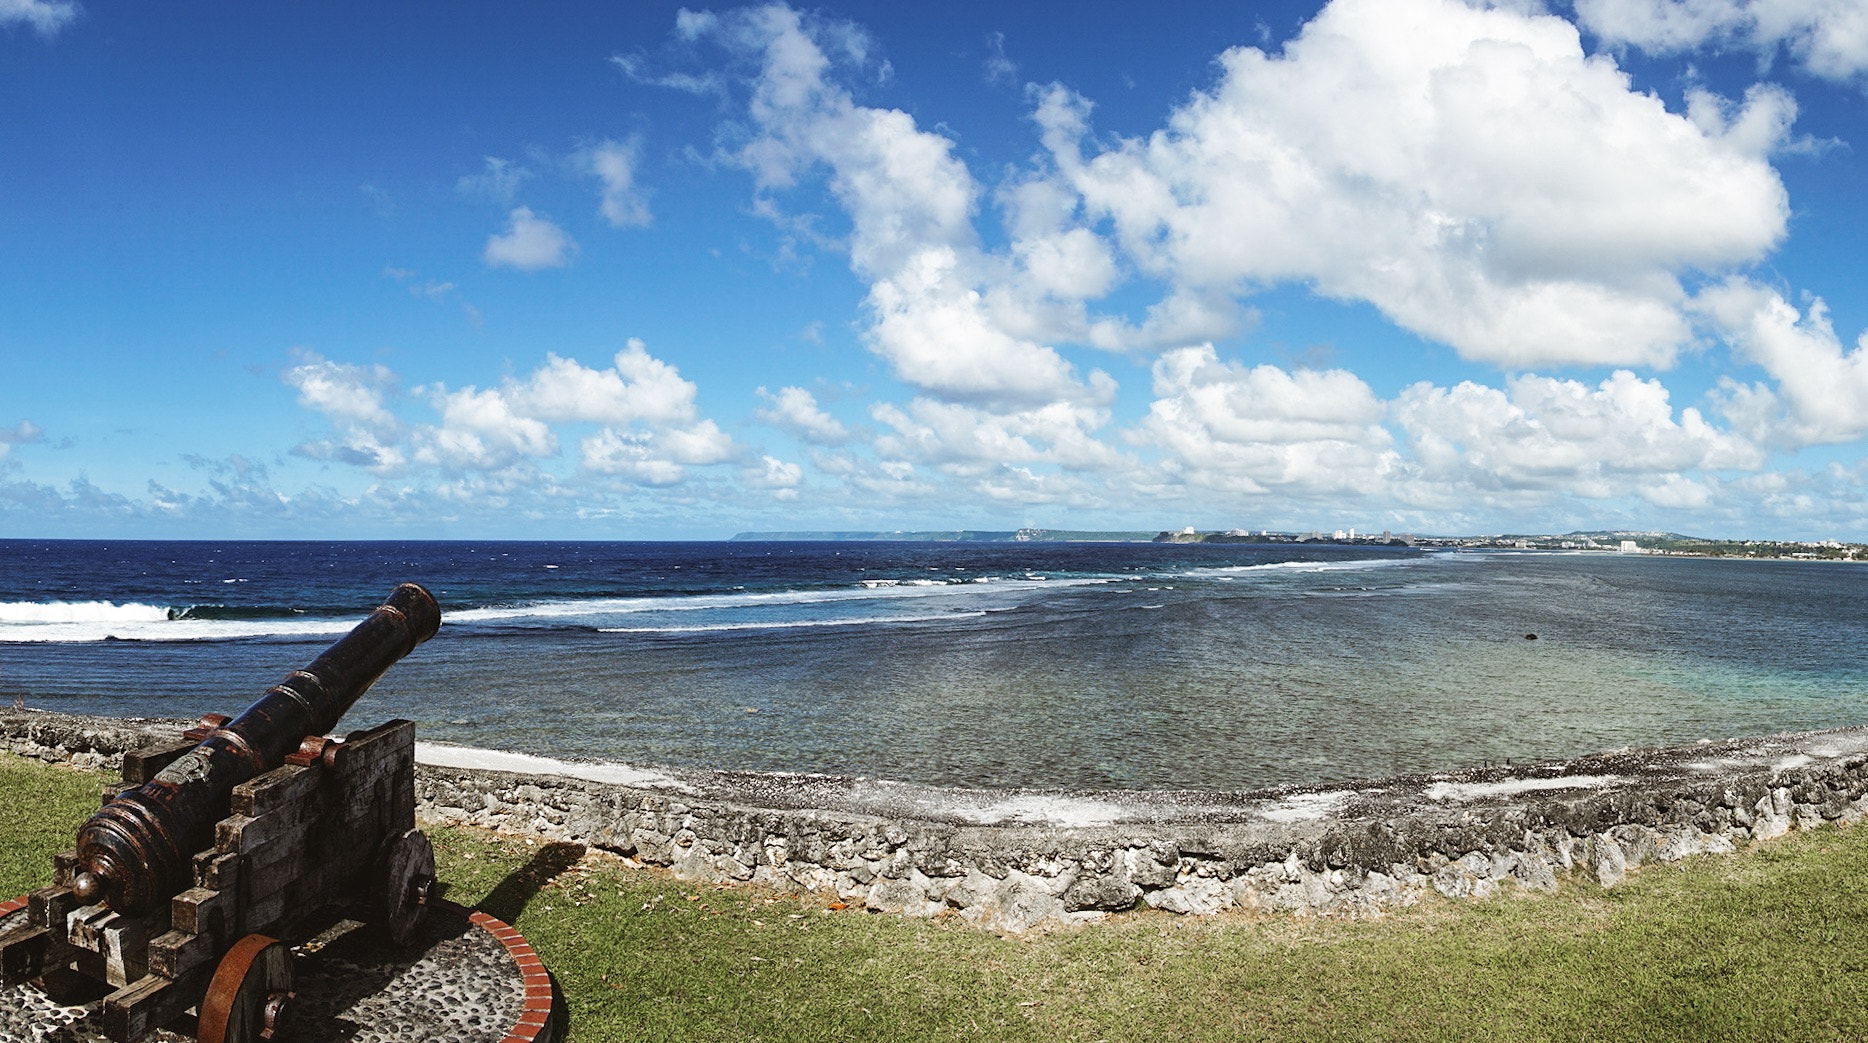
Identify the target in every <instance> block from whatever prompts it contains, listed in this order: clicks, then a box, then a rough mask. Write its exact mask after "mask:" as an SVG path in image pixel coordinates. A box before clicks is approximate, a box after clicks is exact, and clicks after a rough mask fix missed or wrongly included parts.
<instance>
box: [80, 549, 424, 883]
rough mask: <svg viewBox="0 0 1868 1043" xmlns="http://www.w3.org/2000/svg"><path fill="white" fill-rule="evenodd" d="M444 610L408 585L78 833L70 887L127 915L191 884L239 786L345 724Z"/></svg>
mask: <svg viewBox="0 0 1868 1043" xmlns="http://www.w3.org/2000/svg"><path fill="white" fill-rule="evenodd" d="M440 625H441V609H440V608H439V607H438V606H437V605H436V604H435V599H434V597H433V596H432V595H430V594H429V593H428V591H426V590H424V589H423V588H422V587H421V586H419V585H417V584H414V583H404V584H402V585H401V586H399V587H397V588H396V589H395V590H394V591H392V592H391V593H390V595H389V597H388V599H387V600H386V601H384V602H383V604H382V605H381V606H380V607H378V608H377V609H376V610H375V611H374V612H372V613H370V616H369V618H367V619H365V620H364V621H363V622H361V623H359V624H357V626H356V628H355V629H354V630H352V631H351V632H350V633H348V634H346V635H345V636H344V637H342V638H340V639H339V640H338V641H337V643H335V644H333V645H332V646H331V647H330V648H327V649H325V651H324V653H323V654H322V655H320V656H318V658H317V659H315V660H313V661H312V663H311V665H310V666H307V667H306V668H304V669H303V670H294V671H293V672H292V673H290V674H288V675H287V676H286V678H285V680H283V681H281V682H279V683H278V684H276V685H274V686H273V687H271V688H269V689H267V691H266V694H264V695H262V696H260V697H259V699H258V700H257V701H255V702H254V703H253V705H251V706H249V707H247V708H246V711H245V712H243V713H242V714H241V715H240V716H239V717H237V718H235V719H234V720H232V721H229V722H228V723H226V724H224V725H222V726H221V727H219V728H216V729H214V730H213V731H212V732H210V733H209V734H208V736H207V738H205V739H203V740H202V741H201V742H200V744H198V745H197V746H195V748H194V749H192V750H190V751H188V752H187V753H185V754H183V755H182V756H181V757H179V758H177V759H176V760H175V761H173V762H171V763H170V764H169V765H168V766H167V767H165V768H163V769H162V771H161V772H159V773H158V774H157V775H156V777H155V778H153V779H151V780H149V781H148V782H146V783H144V784H143V785H142V786H141V787H139V788H137V789H133V790H128V791H126V792H124V793H122V794H119V795H118V796H117V797H116V798H115V799H113V800H111V802H110V803H108V804H106V805H105V806H104V808H103V810H101V811H99V812H98V813H97V814H95V815H93V816H91V818H90V819H89V820H88V821H86V822H85V823H84V825H82V826H80V827H78V849H77V864H76V866H75V869H74V874H73V877H72V885H71V886H72V891H73V892H74V893H76V894H77V896H78V898H79V900H81V901H84V902H87V903H89V902H98V901H103V902H106V903H108V904H109V905H110V907H111V908H113V909H115V910H117V911H118V912H121V913H137V912H142V911H143V910H146V909H149V908H151V907H152V906H154V904H155V903H156V902H158V901H161V900H163V899H166V898H168V897H170V896H172V895H174V894H176V893H177V892H179V891H181V890H182V889H183V888H185V887H187V886H188V884H189V881H190V878H191V874H190V867H189V863H190V859H191V858H192V857H193V855H194V853H195V852H196V851H199V850H201V849H203V848H205V847H208V846H210V845H211V844H212V843H213V842H214V824H215V823H216V822H218V821H219V820H220V819H221V818H223V817H225V816H226V814H227V809H228V804H229V801H230V799H231V794H232V792H233V788H234V787H235V786H238V785H239V784H240V783H242V782H245V781H246V780H248V779H250V778H253V777H254V776H256V775H259V774H262V773H264V772H267V771H271V770H272V769H274V768H277V767H279V766H280V765H282V764H284V763H285V759H286V757H287V756H289V755H290V754H291V753H292V752H293V751H294V750H297V749H298V747H299V744H300V743H302V742H303V741H304V740H305V738H306V737H307V736H311V735H323V734H325V733H327V732H329V731H330V730H331V729H333V728H335V727H336V726H337V722H338V720H339V719H340V718H342V717H343V716H344V713H345V711H347V710H349V709H350V707H351V706H352V705H353V704H354V703H356V701H357V698H358V697H359V696H361V695H362V694H363V693H364V691H365V690H367V689H368V688H369V687H370V685H372V684H374V683H375V682H376V679H377V678H379V677H381V676H383V673H384V672H385V671H387V670H388V669H389V668H390V667H391V666H394V665H395V663H396V661H397V660H399V659H401V658H402V657H403V656H405V655H408V654H409V653H410V652H411V651H413V650H414V649H415V646H416V645H419V644H421V643H422V642H423V641H426V640H428V639H429V638H430V637H433V636H434V633H435V631H436V630H437V629H438V628H439V627H440Z"/></svg>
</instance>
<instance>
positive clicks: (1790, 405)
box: [0, 0, 1868, 540]
mask: <svg viewBox="0 0 1868 1043" xmlns="http://www.w3.org/2000/svg"><path fill="white" fill-rule="evenodd" d="M0 92H4V96H5V103H4V106H3V107H0V113H4V115H0V193H3V194H0V241H4V244H5V249H4V250H0V367H3V368H0V536H95V537H112V538H125V537H198V538H225V537H262V538H271V537H304V538H344V537H411V538H426V537H435V538H464V537H474V538H479V537H511V538H596V539H605V538H618V539H626V538H713V537H720V536H726V535H730V534H732V533H733V532H736V531H740V530H745V529H768V530H769V529H895V528H906V529H919V528H960V527H967V528H1012V527H1018V526H1025V525H1033V526H1046V527H1056V528H1121V529H1143V530H1148V529H1159V528H1168V527H1174V528H1178V527H1180V526H1182V525H1189V524H1191V525H1196V526H1200V527H1202V528H1220V527H1223V528H1231V527H1234V526H1243V527H1249V528H1254V529H1257V528H1271V529H1298V530H1308V529H1313V528H1321V529H1326V530H1327V529H1335V528H1342V527H1355V528H1358V529H1361V530H1366V531H1373V530H1380V529H1392V530H1395V531H1407V532H1421V533H1475V532H1501V531H1561V530H1567V529H1571V528H1638V529H1650V528H1651V529H1673V530H1678V531H1684V532H1689V533H1696V534H1703V535H1729V536H1755V537H1781V538H1794V539H1825V538H1835V539H1847V540H1868V459H1864V445H1865V442H1864V439H1865V438H1868V351H1864V340H1863V331H1864V329H1868V293H1865V292H1864V283H1863V274H1862V273H1864V272H1868V235H1865V234H1864V231H1868V212H1865V206H1868V204H1864V202H1863V200H1864V198H1868V193H1865V191H1864V190H1865V189H1868V168H1865V167H1864V156H1863V150H1864V149H1868V109H1865V107H1864V106H1865V104H1868V9H1864V8H1863V7H1862V5H1861V4H1859V3H1857V2H1854V0H1794V2H1793V0H1574V2H1571V0H1548V2H1547V3H1541V4H1540V3H1537V2H1535V0H1520V2H1509V3H1496V4H1491V5H1486V4H1482V3H1472V4H1468V3H1463V2H1461V0H1334V2H1332V3H1327V4H1319V3H1239V2H1233V3H1187V4H1173V5H1150V6H1147V7H1144V6H1143V5H1132V4H1094V3H1090V4H1086V3H1071V4H1062V3H1032V4H992V5H987V4H943V5H938V7H936V6H934V5H927V6H925V7H921V6H917V5H899V4H888V5H883V4H845V5H841V6H827V7H812V8H794V7H788V6H784V5H772V6H748V7H727V6H721V7H711V8H702V7H698V6H695V7H689V8H685V9H684V8H683V7H681V6H680V5H676V4H656V3H635V4H581V3H564V4H554V5H549V6H547V7H544V8H538V7H532V6H527V5H518V4H486V3H461V4H452V5H448V6H447V7H446V9H445V10H442V9H440V8H435V7H432V6H424V5H393V4H392V5H380V4H372V5H360V4H338V3H333V4H316V5H244V4H230V3H229V4H201V5H154V4H145V3H103V2H86V3H81V4H80V3H66V2H53V0H0Z"/></svg>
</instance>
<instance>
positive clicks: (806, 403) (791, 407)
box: [753, 387, 850, 445]
mask: <svg viewBox="0 0 1868 1043" xmlns="http://www.w3.org/2000/svg"><path fill="white" fill-rule="evenodd" d="M757 393H758V395H759V397H760V398H762V399H764V400H765V401H766V403H767V404H766V405H764V406H761V407H760V408H758V409H756V410H754V411H753V415H754V416H756V417H758V418H759V419H760V420H761V421H764V422H765V423H768V424H771V425H772V426H773V427H776V428H779V429H780V430H783V431H789V432H791V433H792V434H794V435H796V436H798V437H799V438H802V439H804V440H805V441H806V442H810V443H811V444H813V445H839V444H841V443H843V442H845V441H848V440H849V437H850V431H849V429H848V428H846V427H844V426H843V424H842V423H841V422H839V421H838V420H837V418H836V417H833V416H831V415H830V414H829V413H826V412H824V411H823V410H822V409H821V408H819V407H818V405H817V396H815V395H813V394H811V393H810V391H808V390H806V389H804V388H801V387H782V388H779V389H778V390H777V391H767V390H766V389H765V388H763V387H761V388H759V389H758V392H757Z"/></svg>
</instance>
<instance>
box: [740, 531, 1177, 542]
mask: <svg viewBox="0 0 1868 1043" xmlns="http://www.w3.org/2000/svg"><path fill="white" fill-rule="evenodd" d="M1154 537H1155V534H1154V533H1152V532H1123V531H1107V530H1102V529H1005V530H996V529H929V530H920V531H908V530H899V529H898V530H895V531H892V532H835V531H804V532H741V533H735V534H734V536H733V539H734V540H735V541H744V542H766V543H784V542H837V543H864V542H869V541H875V540H893V541H898V542H903V543H1147V542H1148V541H1149V540H1152V539H1154Z"/></svg>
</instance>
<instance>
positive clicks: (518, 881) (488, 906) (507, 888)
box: [475, 841, 585, 923]
mask: <svg viewBox="0 0 1868 1043" xmlns="http://www.w3.org/2000/svg"><path fill="white" fill-rule="evenodd" d="M584 851H585V848H584V845H582V844H567V843H564V842H562V841H553V842H552V843H549V844H546V845H545V846H544V847H542V848H539V849H538V853H537V854H535V855H533V856H532V860H531V861H530V862H527V863H526V864H525V865H522V866H520V867H519V868H518V869H515V870H513V871H512V873H511V874H510V875H508V876H507V877H506V879H504V880H501V881H500V882H499V884H498V885H496V886H495V887H494V888H493V890H491V891H488V892H487V893H486V897H485V898H482V899H480V902H479V904H478V905H477V906H475V908H477V909H480V910H481V911H482V912H485V913H487V914H489V915H491V916H497V917H499V918H500V919H502V920H504V921H506V922H507V923H515V922H517V920H518V918H519V914H520V913H522V912H524V911H525V907H526V905H527V904H528V903H530V902H531V901H532V897H533V896H534V895H536V894H538V892H539V889H540V888H542V887H544V886H545V885H546V884H548V883H550V882H551V881H552V879H553V878H555V877H557V876H558V874H560V873H562V872H564V871H565V870H567V869H569V868H571V867H572V866H574V865H576V864H577V862H578V860H579V859H581V858H583V857H584Z"/></svg>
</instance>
